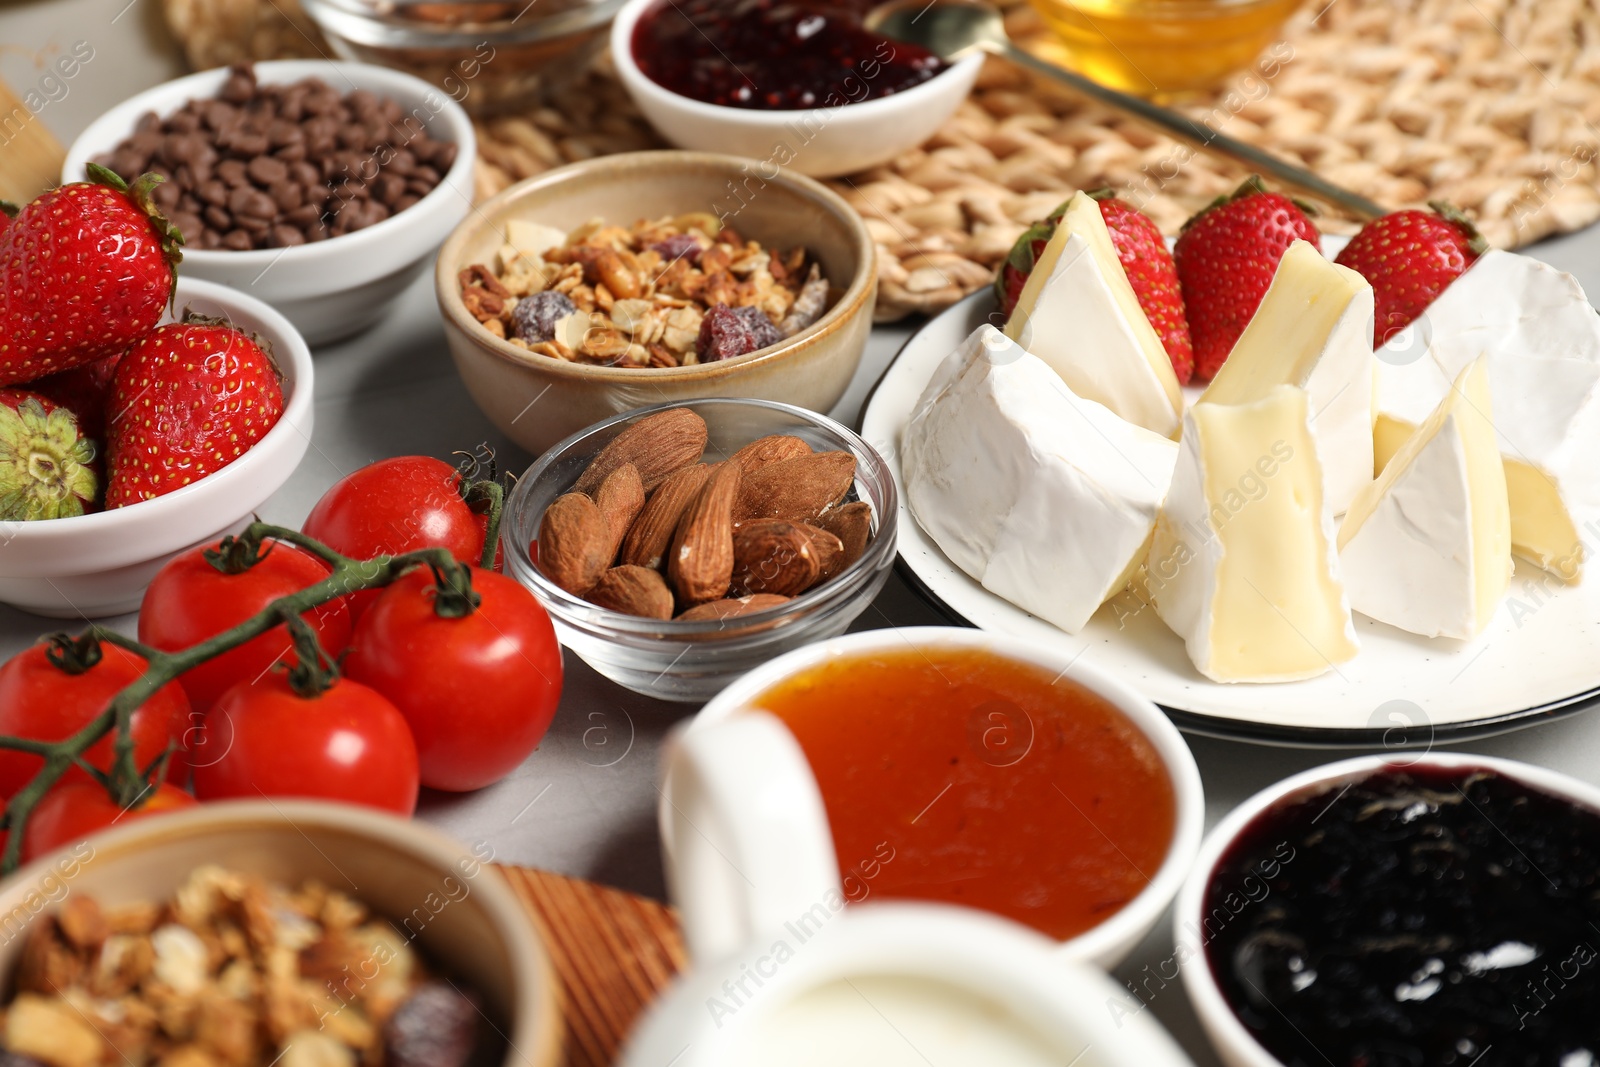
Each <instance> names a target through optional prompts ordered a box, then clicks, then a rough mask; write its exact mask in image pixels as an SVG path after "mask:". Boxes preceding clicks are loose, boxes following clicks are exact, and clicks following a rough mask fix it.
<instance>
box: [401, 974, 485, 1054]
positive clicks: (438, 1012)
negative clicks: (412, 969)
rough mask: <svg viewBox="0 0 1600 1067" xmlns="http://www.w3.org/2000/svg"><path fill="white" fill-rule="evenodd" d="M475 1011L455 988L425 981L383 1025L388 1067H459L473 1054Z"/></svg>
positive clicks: (473, 1006)
mask: <svg viewBox="0 0 1600 1067" xmlns="http://www.w3.org/2000/svg"><path fill="white" fill-rule="evenodd" d="M477 1024H478V1009H477V1007H476V1006H475V1005H474V1004H473V1002H472V1001H471V1000H469V999H468V998H467V997H466V996H464V995H463V994H461V993H460V992H458V991H457V990H456V989H455V987H454V986H451V985H449V984H447V983H445V982H425V983H423V984H422V985H420V986H418V987H417V989H416V991H415V992H414V993H412V994H411V995H410V996H409V997H407V998H406V999H405V1000H404V1001H403V1002H401V1004H400V1006H399V1007H398V1008H396V1009H395V1012H394V1014H393V1015H391V1016H389V1021H388V1022H386V1023H384V1026H383V1047H384V1050H385V1053H386V1054H385V1057H384V1062H385V1063H386V1064H388V1065H389V1067H462V1064H464V1063H466V1062H467V1058H468V1057H469V1056H471V1055H472V1046H473V1042H474V1037H475V1035H476V1032H477Z"/></svg>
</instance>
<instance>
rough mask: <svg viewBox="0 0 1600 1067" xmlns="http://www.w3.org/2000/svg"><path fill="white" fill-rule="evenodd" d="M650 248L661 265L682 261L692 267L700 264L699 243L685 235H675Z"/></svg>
mask: <svg viewBox="0 0 1600 1067" xmlns="http://www.w3.org/2000/svg"><path fill="white" fill-rule="evenodd" d="M650 247H651V248H652V249H654V250H655V253H656V254H657V255H658V256H660V257H661V261H662V262H663V263H671V262H672V261H673V260H675V259H682V260H683V261H685V262H686V263H688V264H689V266H691V267H692V266H694V265H695V264H696V263H698V262H700V242H699V241H697V240H695V239H694V238H693V237H691V236H690V235H689V234H686V233H675V234H673V235H672V236H671V237H668V238H666V239H665V240H661V241H657V242H656V243H655V244H653V245H651V246H650Z"/></svg>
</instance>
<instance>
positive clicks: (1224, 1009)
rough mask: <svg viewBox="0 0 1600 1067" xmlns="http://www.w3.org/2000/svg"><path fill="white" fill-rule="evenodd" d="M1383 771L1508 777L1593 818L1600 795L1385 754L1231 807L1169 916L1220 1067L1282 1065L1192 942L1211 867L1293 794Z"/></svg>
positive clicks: (1571, 782) (1544, 776)
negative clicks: (1235, 1008) (1567, 802)
mask: <svg viewBox="0 0 1600 1067" xmlns="http://www.w3.org/2000/svg"><path fill="white" fill-rule="evenodd" d="M1388 765H1399V766H1402V767H1404V768H1407V769H1409V768H1412V767H1416V768H1421V769H1430V768H1431V769H1438V770H1457V769H1461V768H1472V767H1482V768H1484V769H1486V770H1491V771H1494V772H1496V773H1498V774H1503V775H1505V776H1506V777H1508V778H1514V779H1516V780H1517V781H1520V782H1522V783H1524V784H1526V785H1528V786H1530V787H1532V788H1534V789H1539V790H1542V791H1544V792H1546V793H1549V794H1551V795H1552V796H1558V797H1564V798H1566V799H1568V800H1570V801H1572V802H1573V803H1574V804H1577V805H1579V806H1581V807H1585V808H1589V809H1591V810H1594V811H1600V789H1597V788H1595V787H1594V786H1592V785H1590V784H1588V783H1587V782H1580V781H1578V780H1577V779H1575V778H1570V777H1568V776H1567V775H1564V774H1558V773H1556V772H1555V771H1550V770H1546V769H1544V768H1543V767H1535V766H1534V765H1533V764H1531V763H1522V762H1519V761H1517V760H1507V759H1496V758H1494V757H1491V756H1475V755H1468V754H1461V755H1443V754H1440V753H1429V754H1426V755H1422V756H1415V757H1412V756H1407V757H1405V758H1404V759H1397V758H1396V757H1395V756H1394V754H1392V753H1390V754H1387V755H1385V754H1379V755H1372V756H1358V757H1356V758H1355V759H1347V760H1340V761H1339V762H1337V763H1328V764H1324V765H1323V766H1321V767H1313V768H1311V769H1310V770H1308V771H1302V772H1301V773H1300V774H1296V775H1294V776H1292V777H1289V778H1285V779H1284V780H1283V781H1281V782H1278V783H1277V784H1275V785H1270V786H1268V787H1267V788H1265V789H1263V790H1262V791H1261V792H1259V793H1257V794H1256V795H1255V796H1253V797H1251V798H1250V799H1249V800H1247V801H1245V802H1244V803H1243V804H1240V805H1239V806H1238V807H1237V808H1234V809H1233V811H1232V812H1230V813H1229V814H1228V816H1227V817H1226V818H1224V819H1223V820H1222V821H1221V822H1219V823H1217V825H1216V826H1215V827H1213V828H1212V830H1211V833H1210V834H1209V835H1208V836H1207V837H1206V840H1205V844H1204V845H1203V846H1202V847H1201V849H1200V855H1199V856H1198V857H1197V858H1196V860H1195V863H1194V869H1193V872H1192V873H1191V874H1190V876H1189V880H1188V881H1187V882H1185V883H1184V886H1183V889H1182V891H1181V892H1179V894H1178V901H1177V904H1176V905H1175V906H1174V907H1173V912H1172V919H1173V936H1174V938H1175V941H1176V943H1177V944H1179V945H1187V946H1188V947H1189V948H1190V949H1191V950H1192V951H1191V953H1190V958H1189V959H1188V961H1187V962H1186V963H1185V964H1184V965H1183V967H1182V972H1183V987H1184V989H1185V990H1186V991H1187V992H1188V994H1189V1000H1190V1002H1191V1003H1192V1004H1193V1005H1194V1011H1195V1015H1197V1016H1198V1017H1199V1019H1200V1025H1201V1027H1202V1028H1203V1029H1204V1030H1205V1032H1206V1036H1207V1037H1208V1038H1210V1039H1211V1044H1212V1046H1213V1047H1215V1048H1216V1050H1217V1056H1218V1058H1220V1059H1221V1060H1222V1062H1223V1063H1224V1064H1226V1065H1227V1067H1283V1065H1282V1063H1280V1061H1279V1060H1278V1059H1277V1058H1275V1057H1274V1056H1273V1055H1272V1054H1271V1053H1270V1052H1268V1051H1267V1050H1266V1049H1264V1048H1262V1047H1261V1045H1260V1044H1259V1043H1258V1042H1257V1041H1256V1039H1255V1038H1254V1037H1253V1036H1252V1035H1251V1033H1250V1031H1249V1030H1247V1029H1245V1026H1244V1024H1243V1023H1241V1022H1240V1021H1239V1017H1238V1016H1237V1015H1235V1014H1234V1011H1233V1009H1232V1008H1231V1007H1229V1006H1228V1002H1227V1000H1226V999H1224V997H1223V995H1222V990H1221V989H1220V988H1219V987H1218V985H1217V979H1216V974H1215V973H1214V972H1213V971H1212V969H1211V963H1210V960H1209V958H1208V957H1207V955H1206V952H1205V948H1204V946H1203V945H1201V944H1199V943H1197V941H1196V937H1195V934H1194V931H1196V930H1200V929H1203V926H1202V922H1203V920H1204V911H1205V896H1206V889H1207V887H1208V886H1209V884H1210V882H1211V878H1212V874H1213V872H1215V870H1216V867H1217V863H1218V861H1220V860H1221V859H1222V856H1223V854H1224V853H1226V852H1227V851H1228V849H1229V848H1230V847H1232V845H1233V843H1234V841H1235V840H1236V839H1237V838H1238V836H1239V834H1240V833H1242V832H1243V831H1244V829H1245V828H1246V827H1247V826H1249V825H1250V823H1251V822H1253V821H1254V820H1255V819H1256V818H1257V817H1258V816H1259V815H1261V814H1262V813H1263V812H1265V811H1266V810H1267V809H1268V808H1271V807H1274V806H1276V805H1277V804H1278V803H1280V802H1281V801H1283V800H1285V799H1288V798H1290V797H1295V796H1297V795H1301V794H1315V793H1319V792H1325V791H1327V790H1329V789H1331V788H1336V787H1338V786H1340V785H1342V784H1344V783H1345V782H1347V781H1350V780H1352V779H1358V778H1364V777H1366V776H1367V775H1369V774H1371V773H1373V772H1374V771H1377V770H1380V769H1382V768H1383V767H1385V766H1388Z"/></svg>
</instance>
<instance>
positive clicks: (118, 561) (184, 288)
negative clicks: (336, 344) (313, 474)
mask: <svg viewBox="0 0 1600 1067" xmlns="http://www.w3.org/2000/svg"><path fill="white" fill-rule="evenodd" d="M185 308H192V309H194V310H195V311H197V312H200V313H202V314H206V315H214V316H218V317H220V318H226V319H229V320H230V321H232V322H234V323H235V324H237V325H238V326H240V327H242V328H243V329H245V330H246V331H253V332H255V333H259V334H261V336H262V337H264V338H265V339H266V340H267V341H268V342H269V343H270V344H271V345H272V353H273V356H274V357H275V358H276V359H277V361H278V369H279V370H281V371H282V372H283V400H284V404H283V416H282V417H281V418H280V419H279V420H278V424H277V425H276V426H274V427H273V428H272V429H270V430H268V431H267V434H266V436H265V437H263V438H262V439H261V440H260V441H258V442H256V445H255V447H254V448H252V449H250V450H249V451H248V452H246V453H245V454H244V455H242V456H240V457H239V458H238V459H236V460H234V461H233V462H232V463H230V464H228V465H227V466H226V467H224V468H222V469H221V470H219V471H216V472H215V473H213V474H210V475H207V476H206V477H204V478H202V479H200V480H199V481H197V482H195V483H193V484H192V485H186V486H184V487H183V488H182V489H178V490H174V491H173V492H171V493H168V494H166V495H165V496H159V497H156V498H155V499H154V500H145V501H141V502H140V503H137V504H130V505H128V506H127V507H123V508H117V509H115V510H113V511H102V512H98V513H96V514H93V515H79V516H77V517H75V518H70V519H42V520H36V521H33V522H0V603H5V604H10V605H12V606H14V607H18V608H22V609H23V610H24V611H31V612H33V613H34V614H37V615H49V616H52V617H54V618H58V619H67V618H91V619H92V618H103V617H105V616H108V615H122V614H125V613H127V612H130V611H134V610H136V609H137V608H138V607H139V600H140V598H142V597H143V596H144V591H145V587H146V586H148V585H149V584H150V580H151V579H152V578H154V577H155V575H156V571H158V570H160V569H161V567H162V565H163V564H165V563H166V562H167V561H168V560H169V559H171V558H172V557H173V556H176V555H177V554H178V553H180V552H183V551H185V550H186V549H189V548H192V547H194V546H195V545H198V544H202V543H205V542H207V541H212V540H215V539H216V538H218V537H220V536H222V535H223V534H225V533H233V532H237V531H238V530H242V529H243V528H244V527H245V525H246V524H247V523H248V522H249V521H250V516H251V513H252V512H254V511H255V510H256V509H257V508H258V507H260V506H261V504H262V502H263V501H265V500H266V499H267V497H269V496H271V495H272V494H273V493H275V492H276V491H277V490H278V487H279V486H281V485H283V483H284V482H286V481H288V480H289V475H290V474H292V473H294V469H295V467H297V466H299V464H300V459H301V457H302V456H304V455H305V454H306V448H307V447H308V446H309V445H310V444H311V423H312V404H311V396H312V392H311V382H312V370H311V351H310V349H308V348H307V347H306V343H305V341H303V340H302V339H301V337H300V335H299V333H297V332H296V331H295V328H294V327H293V326H291V325H289V322H288V320H287V319H285V318H284V317H283V316H282V315H280V314H278V313H277V312H276V311H274V310H272V309H271V308H270V307H268V306H267V305H266V304H263V303H262V302H261V301H260V300H257V299H256V298H255V297H253V296H247V295H245V294H244V293H240V292H235V291H234V290H232V289H229V288H227V287H226V286H222V285H216V284H213V283H212V282H201V281H195V280H193V279H190V278H183V277H180V278H179V279H178V298H177V310H178V313H179V314H180V315H181V314H182V313H183V311H184V309H185Z"/></svg>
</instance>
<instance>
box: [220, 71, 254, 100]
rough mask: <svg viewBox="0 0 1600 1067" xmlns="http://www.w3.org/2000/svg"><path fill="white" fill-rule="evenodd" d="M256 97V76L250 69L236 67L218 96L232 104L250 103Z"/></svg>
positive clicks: (223, 84)
mask: <svg viewBox="0 0 1600 1067" xmlns="http://www.w3.org/2000/svg"><path fill="white" fill-rule="evenodd" d="M255 95H256V75H255V71H254V70H253V69H251V68H250V67H234V68H233V70H232V72H231V73H229V75H228V78H227V80H226V81H224V82H223V83H222V88H221V89H220V90H218V92H217V96H219V97H221V98H222V99H223V100H226V101H227V102H228V103H230V104H244V103H248V102H249V101H250V99H251V98H252V97H254V96H255Z"/></svg>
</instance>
